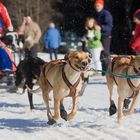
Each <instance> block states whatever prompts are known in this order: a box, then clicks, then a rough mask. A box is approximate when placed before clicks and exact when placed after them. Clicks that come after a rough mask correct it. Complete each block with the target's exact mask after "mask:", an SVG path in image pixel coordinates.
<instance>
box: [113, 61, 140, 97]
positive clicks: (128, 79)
mask: <svg viewBox="0 0 140 140" xmlns="http://www.w3.org/2000/svg"><path fill="white" fill-rule="evenodd" d="M114 64H115V61H113V62H112V72H113V67H114ZM134 72H135V73H136V74H138V73H140V72H139V71H138V70H137V69H136V68H135V67H134ZM126 74H128V69H127V71H126ZM113 79H114V81H115V83H116V85H117V86H118V83H117V81H116V79H115V76H113ZM127 82H128V85H129V87H130V88H131V89H132V91H133V93H132V95H131V96H130V97H128V98H134V97H135V96H137V94H138V93H139V90H140V84H139V85H138V86H137V87H136V86H135V85H134V84H133V83H132V81H131V79H130V78H127Z"/></svg>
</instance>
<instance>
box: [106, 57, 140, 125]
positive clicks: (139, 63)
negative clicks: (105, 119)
mask: <svg viewBox="0 0 140 140" xmlns="http://www.w3.org/2000/svg"><path fill="white" fill-rule="evenodd" d="M109 71H112V72H114V73H119V74H128V75H140V56H136V57H126V58H124V57H116V58H114V59H113V60H112V64H111V65H110V67H109ZM106 78H107V85H108V89H109V93H110V108H109V112H110V115H113V114H115V113H116V106H115V104H114V101H113V97H112V94H113V93H112V92H113V85H114V84H116V85H117V91H118V123H119V124H121V123H122V116H123V115H124V116H126V115H130V114H132V113H133V112H134V107H135V106H136V103H137V100H138V95H139V90H140V78H134V79H133V78H131V79H130V78H119V77H116V76H112V75H107V76H106ZM126 98H132V99H133V101H132V104H131V106H130V108H129V109H128V110H126V111H123V106H124V100H125V99H126Z"/></svg>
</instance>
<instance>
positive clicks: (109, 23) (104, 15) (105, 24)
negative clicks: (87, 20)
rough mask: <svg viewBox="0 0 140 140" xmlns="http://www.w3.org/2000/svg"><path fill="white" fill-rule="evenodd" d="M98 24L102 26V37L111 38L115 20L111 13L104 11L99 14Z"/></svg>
mask: <svg viewBox="0 0 140 140" xmlns="http://www.w3.org/2000/svg"><path fill="white" fill-rule="evenodd" d="M96 20H97V22H98V24H99V25H100V26H101V33H102V36H103V37H104V36H110V35H111V31H112V27H113V18H112V15H111V13H110V12H109V11H107V10H105V9H103V10H102V11H101V12H99V13H97V19H96Z"/></svg>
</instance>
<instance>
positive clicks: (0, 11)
mask: <svg viewBox="0 0 140 140" xmlns="http://www.w3.org/2000/svg"><path fill="white" fill-rule="evenodd" d="M4 30H7V31H13V25H12V23H11V19H10V17H9V14H8V12H7V9H6V7H5V6H4V5H3V4H2V2H0V34H1V33H3V32H4Z"/></svg>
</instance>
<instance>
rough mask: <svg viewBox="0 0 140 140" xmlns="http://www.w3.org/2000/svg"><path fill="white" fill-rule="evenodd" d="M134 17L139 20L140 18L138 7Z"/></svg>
mask: <svg viewBox="0 0 140 140" xmlns="http://www.w3.org/2000/svg"><path fill="white" fill-rule="evenodd" d="M133 17H134V18H137V19H138V20H140V9H138V10H137V11H136V12H135V13H134V15H133Z"/></svg>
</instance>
